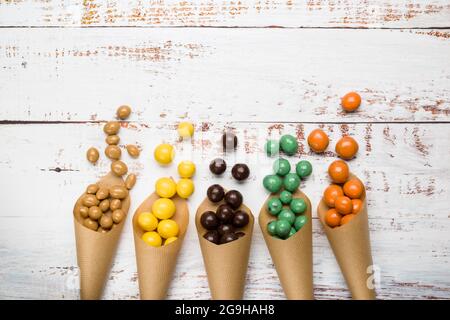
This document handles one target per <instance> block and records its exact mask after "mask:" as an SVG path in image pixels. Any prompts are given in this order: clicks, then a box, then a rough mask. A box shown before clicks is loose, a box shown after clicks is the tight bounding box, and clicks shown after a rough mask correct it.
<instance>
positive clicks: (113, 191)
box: [109, 185, 128, 199]
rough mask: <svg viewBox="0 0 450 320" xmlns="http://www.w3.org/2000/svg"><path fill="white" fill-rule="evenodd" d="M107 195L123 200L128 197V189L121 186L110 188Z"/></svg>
mask: <svg viewBox="0 0 450 320" xmlns="http://www.w3.org/2000/svg"><path fill="white" fill-rule="evenodd" d="M109 194H110V195H111V197H112V198H114V199H125V198H126V197H128V189H127V188H125V187H124V186H121V185H117V186H112V187H111V188H110V189H109Z"/></svg>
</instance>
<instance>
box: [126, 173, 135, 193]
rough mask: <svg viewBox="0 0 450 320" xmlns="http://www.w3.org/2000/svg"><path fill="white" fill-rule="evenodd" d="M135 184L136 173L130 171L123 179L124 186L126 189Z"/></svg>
mask: <svg viewBox="0 0 450 320" xmlns="http://www.w3.org/2000/svg"><path fill="white" fill-rule="evenodd" d="M135 184H136V175H135V174H134V173H130V174H129V175H128V176H127V178H126V179H125V187H126V188H127V189H128V190H131V189H133V187H134V185H135Z"/></svg>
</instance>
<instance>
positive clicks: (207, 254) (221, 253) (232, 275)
mask: <svg viewBox="0 0 450 320" xmlns="http://www.w3.org/2000/svg"><path fill="white" fill-rule="evenodd" d="M222 203H224V202H223V201H221V202H219V203H212V202H211V201H209V199H208V198H206V199H205V200H203V202H202V203H201V204H200V206H199V207H198V209H197V214H196V215H195V225H196V227H197V235H198V239H199V241H200V248H201V250H202V255H203V261H204V263H205V269H206V274H207V276H208V284H209V289H210V290H211V298H212V299H213V300H240V299H242V297H243V295H244V287H245V276H246V274H247V267H248V258H249V255H250V244H251V242H252V234H253V224H254V220H255V219H254V217H253V214H252V212H251V211H250V209H249V208H248V207H246V206H245V205H244V204H243V205H242V206H241V207H240V209H242V210H244V211H246V212H247V213H248V214H249V216H250V221H249V223H248V225H247V226H245V227H244V228H242V229H241V230H240V231H243V232H245V236H243V237H242V238H239V239H237V240H235V241H232V242H229V243H226V244H221V245H217V244H214V243H212V242H210V241H208V240H206V239H205V238H203V235H204V234H205V233H206V232H207V230H206V229H205V228H203V226H202V225H201V223H200V217H201V215H202V214H203V212H205V211H208V210H211V211H214V212H215V211H216V209H217V207H218V206H219V205H220V204H222Z"/></svg>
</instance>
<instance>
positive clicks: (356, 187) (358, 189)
mask: <svg viewBox="0 0 450 320" xmlns="http://www.w3.org/2000/svg"><path fill="white" fill-rule="evenodd" d="M343 189H344V194H345V195H346V196H347V197H349V198H352V199H359V198H361V195H362V194H363V191H364V186H363V184H362V183H361V181H359V180H358V179H355V178H353V179H350V180H348V181H347V182H346V183H345V184H344V188H343Z"/></svg>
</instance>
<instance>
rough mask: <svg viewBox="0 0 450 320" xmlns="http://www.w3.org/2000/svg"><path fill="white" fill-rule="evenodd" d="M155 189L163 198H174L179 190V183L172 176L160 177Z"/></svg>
mask: <svg viewBox="0 0 450 320" xmlns="http://www.w3.org/2000/svg"><path fill="white" fill-rule="evenodd" d="M155 190H156V194H158V196H160V197H161V198H172V197H173V196H174V195H175V193H176V192H177V185H176V183H175V181H173V179H171V178H160V179H158V180H156V183H155Z"/></svg>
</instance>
